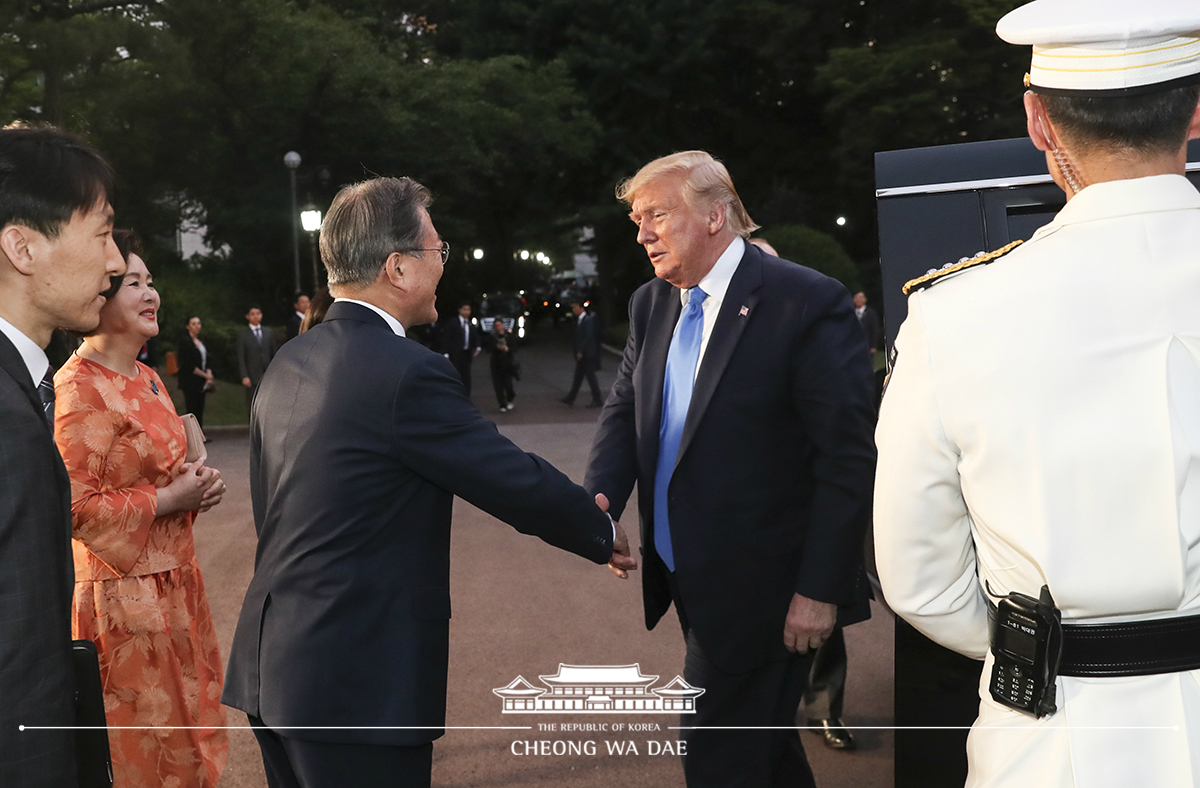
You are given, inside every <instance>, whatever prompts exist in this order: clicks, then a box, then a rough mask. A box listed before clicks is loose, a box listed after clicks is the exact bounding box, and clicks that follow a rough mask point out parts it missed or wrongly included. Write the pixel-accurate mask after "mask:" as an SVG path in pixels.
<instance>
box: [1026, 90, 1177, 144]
mask: <svg viewBox="0 0 1200 788" xmlns="http://www.w3.org/2000/svg"><path fill="white" fill-rule="evenodd" d="M1198 99H1200V85H1186V86H1184V87H1181V88H1174V89H1171V90H1163V91H1159V92H1156V93H1147V94H1144V95H1134V96H1095V97H1087V96H1051V95H1043V96H1042V101H1043V102H1044V103H1045V105H1046V114H1047V115H1049V116H1050V119H1051V120H1052V121H1054V123H1055V124H1056V125H1057V126H1059V127H1060V128H1061V129H1062V132H1063V135H1064V136H1065V137H1066V140H1064V141H1065V142H1067V143H1068V144H1069V145H1072V146H1075V147H1082V148H1085V149H1086V148H1102V149H1125V150H1131V151H1136V152H1140V153H1173V152H1175V151H1177V150H1179V149H1180V148H1181V147H1182V146H1183V144H1184V143H1185V142H1187V130H1188V125H1189V124H1190V123H1191V120H1192V115H1193V113H1195V111H1196V102H1197V100H1198Z"/></svg>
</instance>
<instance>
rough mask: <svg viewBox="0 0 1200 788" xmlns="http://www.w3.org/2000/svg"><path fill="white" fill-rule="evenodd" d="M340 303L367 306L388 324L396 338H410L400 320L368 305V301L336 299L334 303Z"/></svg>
mask: <svg viewBox="0 0 1200 788" xmlns="http://www.w3.org/2000/svg"><path fill="white" fill-rule="evenodd" d="M339 301H345V302H347V303H349V304H358V305H359V306H365V307H366V308H367V309H370V310H371V311H372V312H374V313H375V314H377V315H379V316H380V317H382V318H383V319H384V320H385V321H386V322H387V324H388V328H390V329H392V331H393V332H394V333H395V334H396V336H398V337H403V336H408V335H407V334H405V333H404V326H402V325H400V321H399V320H397V319H396V318H394V317H392V316H391V315H389V314H388V313H387V312H384V311H383V310H382V309H380V308H379V307H377V306H375V305H374V304H371V303H368V302H366V301H359V300H358V299H357V298H335V299H333V303H335V304H336V303H337V302H339Z"/></svg>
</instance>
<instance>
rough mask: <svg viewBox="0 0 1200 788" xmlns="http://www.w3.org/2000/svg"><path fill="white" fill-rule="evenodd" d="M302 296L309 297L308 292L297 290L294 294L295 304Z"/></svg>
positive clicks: (293, 302) (293, 301) (293, 300)
mask: <svg viewBox="0 0 1200 788" xmlns="http://www.w3.org/2000/svg"><path fill="white" fill-rule="evenodd" d="M301 298H308V293H305V292H304V291H303V290H297V291H296V293H295V294H294V295H293V296H292V304H295V303H296V302H297V301H299V300H300V299H301Z"/></svg>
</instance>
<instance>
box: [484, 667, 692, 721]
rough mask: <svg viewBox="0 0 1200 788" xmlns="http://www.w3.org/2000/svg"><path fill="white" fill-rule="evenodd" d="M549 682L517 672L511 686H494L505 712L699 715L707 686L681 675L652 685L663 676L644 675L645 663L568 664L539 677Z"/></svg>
mask: <svg viewBox="0 0 1200 788" xmlns="http://www.w3.org/2000/svg"><path fill="white" fill-rule="evenodd" d="M538 678H539V679H541V681H542V683H543V684H545V685H546V686H545V687H535V686H533V685H532V684H530V683H529V682H528V681H526V680H525V679H524V678H523V677H522V676H517V677H516V678H515V679H513V680H512V683H510V684H509V685H508V686H507V687H501V688H499V689H494V690H492V692H494V693H495V694H496V695H497V696H499V697H500V698H501V699H502V700H503V701H504V709H503V711H504V713H505V714H562V713H564V712H568V713H569V712H584V713H588V714H594V713H611V714H646V713H653V712H676V713H681V714H694V713H695V712H696V698H698V697H700V696H701V695H703V694H704V690H703V689H701V688H699V687H693V686H691V685H690V684H688V683H687V682H686V681H684V680H683V679H682V678H680V677H679V676H676V677H675V678H674V679H672V680H671V681H669V682H667V683H666V684H664V685H663V686H661V687H655V688H651V686H650V685H652V684H653V683H654V682H656V681H658V676H644V675H642V669H641V665H640V664H637V663H634V664H633V665H564V664H562V663H559V665H558V673H556V674H555V675H553V676H538Z"/></svg>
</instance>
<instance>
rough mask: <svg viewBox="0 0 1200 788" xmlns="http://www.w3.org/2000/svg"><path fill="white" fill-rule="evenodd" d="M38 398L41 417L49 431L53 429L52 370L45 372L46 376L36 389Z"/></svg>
mask: <svg viewBox="0 0 1200 788" xmlns="http://www.w3.org/2000/svg"><path fill="white" fill-rule="evenodd" d="M37 392H38V397H39V398H40V399H41V400H42V415H43V416H45V417H46V423H47V424H49V425H50V429H54V373H53V370H49V369H47V370H46V376H45V377H44V378H42V382H41V383H39V384H38V387H37Z"/></svg>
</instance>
